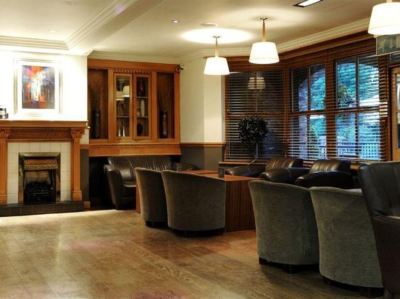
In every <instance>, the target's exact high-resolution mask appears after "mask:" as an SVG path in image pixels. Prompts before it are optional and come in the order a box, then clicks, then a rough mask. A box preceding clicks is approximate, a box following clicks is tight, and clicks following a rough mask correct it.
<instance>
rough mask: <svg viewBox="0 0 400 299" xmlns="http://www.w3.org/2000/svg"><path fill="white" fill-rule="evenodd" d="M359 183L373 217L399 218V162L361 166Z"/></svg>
mask: <svg viewBox="0 0 400 299" xmlns="http://www.w3.org/2000/svg"><path fill="white" fill-rule="evenodd" d="M360 183H361V188H362V190H363V192H364V196H365V198H366V200H367V205H368V208H369V210H370V212H371V214H372V215H373V216H378V215H387V216H400V162H383V163H375V164H371V165H363V166H361V168H360Z"/></svg>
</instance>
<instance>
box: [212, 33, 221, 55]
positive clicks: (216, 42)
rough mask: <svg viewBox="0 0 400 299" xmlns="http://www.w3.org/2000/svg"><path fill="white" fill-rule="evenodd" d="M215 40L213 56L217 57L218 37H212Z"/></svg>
mask: <svg viewBox="0 0 400 299" xmlns="http://www.w3.org/2000/svg"><path fill="white" fill-rule="evenodd" d="M213 37H214V38H215V51H214V56H215V57H219V51H218V39H219V38H220V36H213Z"/></svg>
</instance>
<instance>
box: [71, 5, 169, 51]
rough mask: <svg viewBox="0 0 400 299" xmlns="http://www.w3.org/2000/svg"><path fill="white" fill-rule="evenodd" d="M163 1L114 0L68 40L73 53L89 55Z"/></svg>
mask: <svg viewBox="0 0 400 299" xmlns="http://www.w3.org/2000/svg"><path fill="white" fill-rule="evenodd" d="M162 1H163V0H113V1H111V3H110V4H109V5H108V6H106V7H105V8H104V9H102V10H101V11H100V13H99V14H98V15H96V16H95V17H94V18H92V19H91V20H89V21H88V22H86V23H85V24H83V25H82V26H81V27H80V28H79V29H78V30H77V31H76V32H74V33H73V34H72V35H71V36H70V37H69V38H68V39H67V40H66V44H67V46H68V48H69V49H70V50H71V52H74V53H77V54H86V55H87V54H89V53H90V52H91V51H92V50H93V48H94V46H95V45H97V44H98V43H99V42H101V41H102V40H104V39H105V38H107V37H108V36H110V35H111V34H113V33H114V32H116V31H118V30H119V29H121V28H122V27H124V26H125V25H127V24H128V23H130V22H132V21H133V20H134V19H136V18H137V17H139V16H141V15H143V14H144V13H146V12H147V11H148V10H150V9H152V8H153V7H155V6H157V5H159V4H160V3H161V2H162Z"/></svg>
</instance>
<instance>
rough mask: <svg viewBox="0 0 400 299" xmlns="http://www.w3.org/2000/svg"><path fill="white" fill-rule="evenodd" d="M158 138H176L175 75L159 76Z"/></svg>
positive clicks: (165, 74)
mask: <svg viewBox="0 0 400 299" xmlns="http://www.w3.org/2000/svg"><path fill="white" fill-rule="evenodd" d="M157 107H158V108H157V110H158V111H157V112H158V113H157V114H158V122H157V123H158V130H157V131H158V136H157V137H158V138H159V139H167V138H175V124H174V120H175V86H174V74H173V73H158V74H157Z"/></svg>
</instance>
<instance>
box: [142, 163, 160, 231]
mask: <svg viewBox="0 0 400 299" xmlns="http://www.w3.org/2000/svg"><path fill="white" fill-rule="evenodd" d="M135 172H136V183H137V188H139V189H138V190H139V194H140V206H141V214H142V217H143V220H144V221H145V223H146V225H147V226H150V227H164V226H167V205H166V199H165V192H164V185H163V181H162V177H161V172H160V171H157V170H151V169H146V168H140V167H136V168H135Z"/></svg>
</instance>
